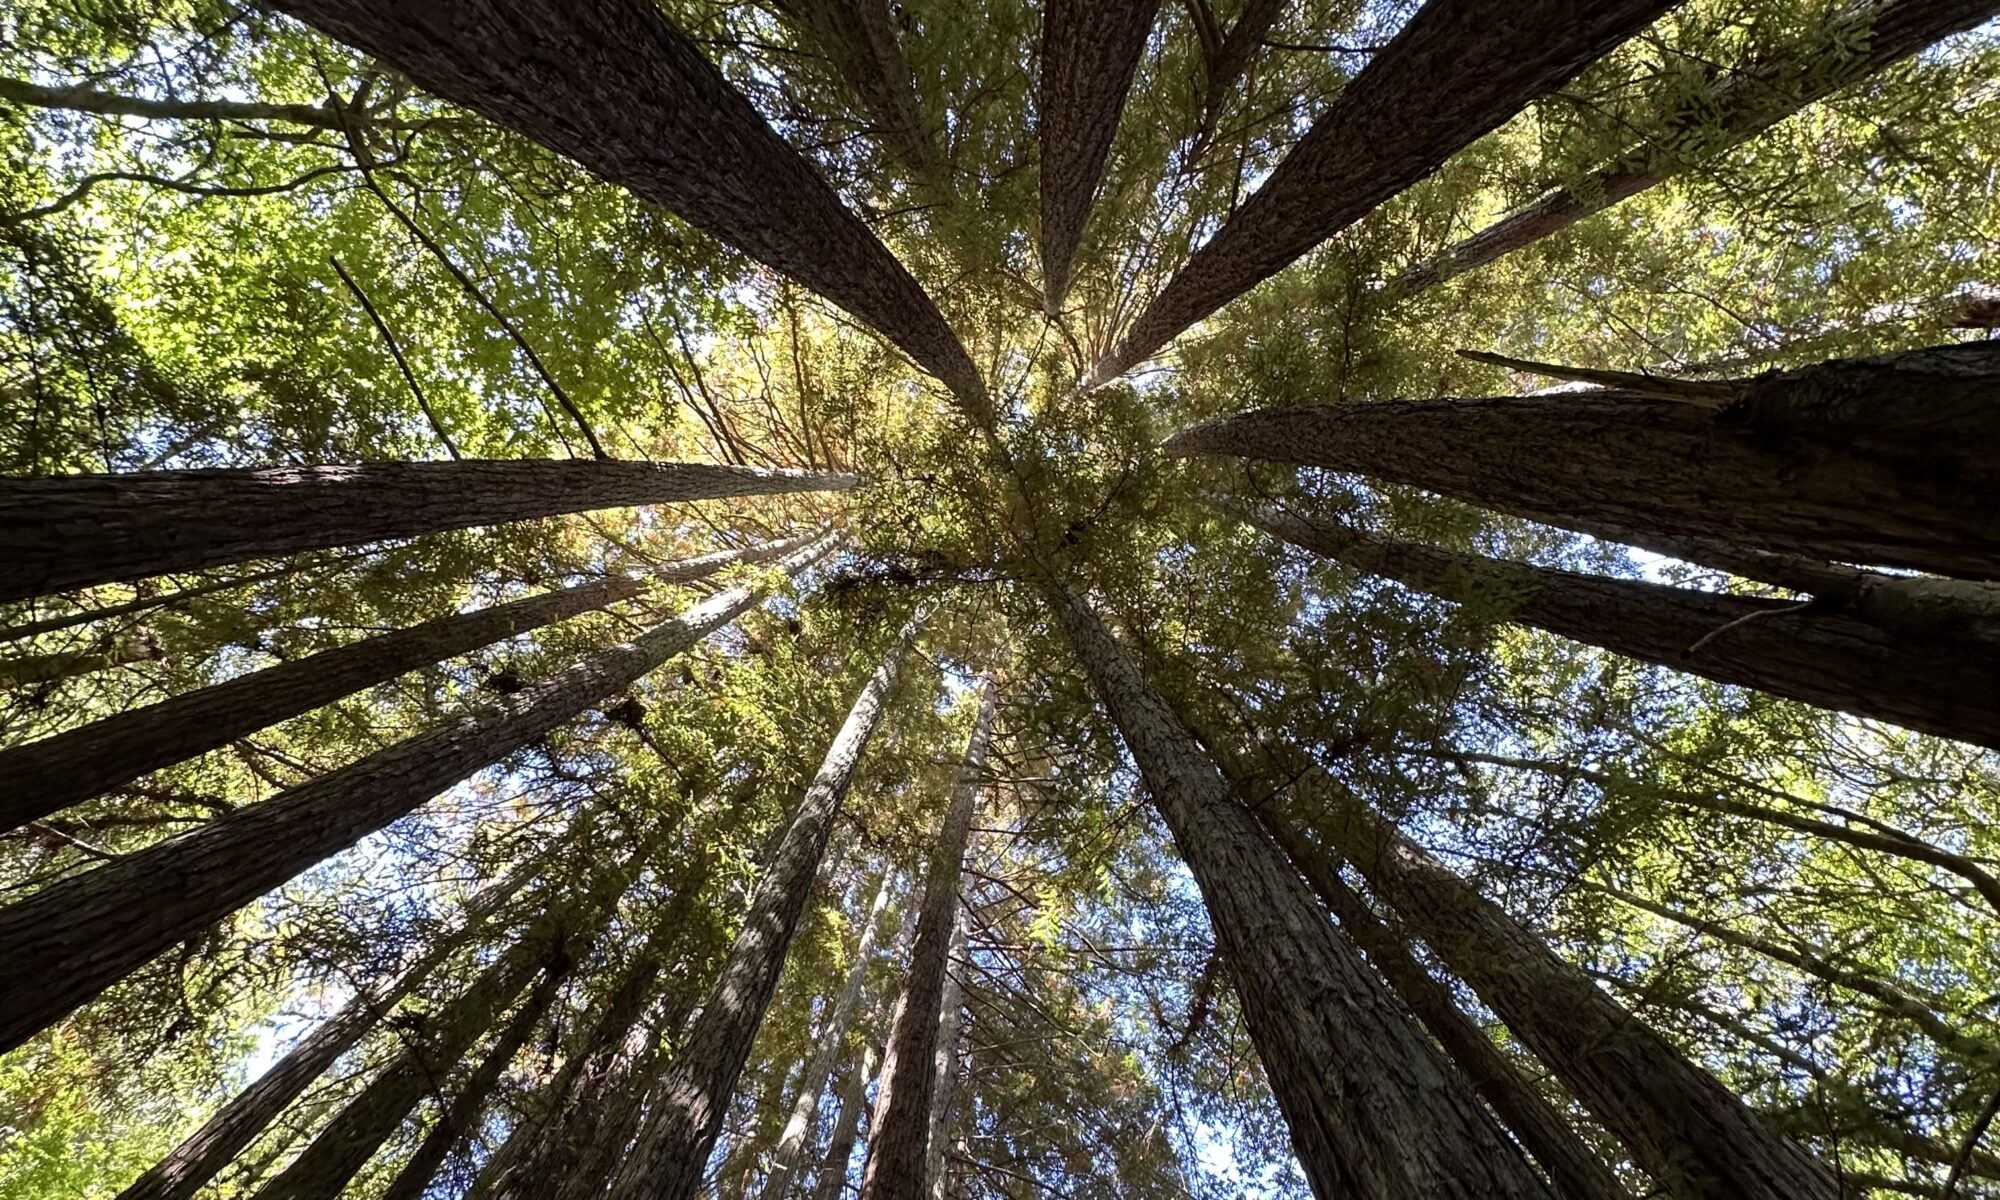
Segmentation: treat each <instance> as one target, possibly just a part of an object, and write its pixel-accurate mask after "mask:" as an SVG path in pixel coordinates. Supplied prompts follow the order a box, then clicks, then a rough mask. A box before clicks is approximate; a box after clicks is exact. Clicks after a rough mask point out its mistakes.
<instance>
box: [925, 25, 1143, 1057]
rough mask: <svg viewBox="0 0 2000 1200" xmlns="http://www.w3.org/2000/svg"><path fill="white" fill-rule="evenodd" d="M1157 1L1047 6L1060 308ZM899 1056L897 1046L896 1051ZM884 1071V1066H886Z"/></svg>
mask: <svg viewBox="0 0 2000 1200" xmlns="http://www.w3.org/2000/svg"><path fill="white" fill-rule="evenodd" d="M1159 7H1160V3H1159V0H1048V2H1047V3H1046V4H1044V5H1043V6H1042V56H1041V57H1042V62H1041V91H1040V93H1039V95H1038V98H1037V101H1036V104H1037V113H1038V116H1037V123H1038V126H1039V129H1038V134H1039V138H1040V143H1041V155H1042V185H1041V186H1042V240H1041V251H1042V296H1043V305H1044V307H1045V308H1046V309H1047V310H1048V312H1049V315H1051V316H1054V315H1055V314H1056V313H1058V312H1060V311H1061V310H1062V301H1063V296H1064V295H1065V294H1067V293H1068V291H1069V282H1070V269H1071V267H1072V266H1073V265H1074V261H1075V258H1076V248H1077V246H1078V245H1079V244H1080V243H1081V242H1082V241H1083V226H1084V223H1085V222H1086V221H1087V220H1089V218H1090V198H1091V196H1092V195H1093V194H1094V193H1095V192H1096V191H1097V182H1098V180H1099V179H1100V178H1101V177H1102V176H1103V174H1104V160H1105V159H1106V158H1107V157H1108V156H1109V155H1110V153H1111V141H1112V139H1113V138H1114V137H1116V136H1117V134H1118V117H1119V115H1120V114H1121V113H1123V112H1124V111H1125V93H1126V92H1127V91H1128V90H1130V88H1131V86H1132V76H1133V75H1134V74H1136V73H1137V72H1138V69H1139V57H1140V55H1142V54H1144V53H1145V51H1146V35H1147V33H1149V32H1150V31H1151V30H1152V28H1153V15H1154V13H1156V12H1157V11H1158V10H1159ZM890 1053H891V1055H892V1056H893V1054H894V1051H893V1050H892V1051H891V1052H890ZM885 1070H886V1068H885Z"/></svg>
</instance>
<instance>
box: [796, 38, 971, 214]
mask: <svg viewBox="0 0 2000 1200" xmlns="http://www.w3.org/2000/svg"><path fill="white" fill-rule="evenodd" d="M772 6H773V7H774V8H776V9H778V11H780V12H782V13H784V14H785V15H786V16H787V17H789V18H790V19H791V20H792V21H793V22H794V23H796V24H797V25H798V26H799V27H800V28H801V29H802V30H804V32H805V33H806V35H807V36H808V37H809V38H810V39H811V40H812V42H813V44H814V45H815V46H817V47H818V48H819V49H820V50H821V51H823V52H824V53H825V54H826V56H827V57H828V58H829V59H831V60H832V62H833V66H834V69H835V70H836V71H838V72H839V73H840V78H841V81H842V82H843V83H845V84H846V85H847V86H848V88H849V89H850V90H851V91H853V93H854V96H855V99H856V100H858V101H859V102H860V105H861V111H862V112H863V113H864V114H865V115H866V116H867V118H868V123H869V125H870V127H871V132H873V133H874V135H875V136H876V138H878V139H879V140H880V141H881V142H882V144H883V145H885V146H887V147H888V148H889V151H890V153H892V154H894V155H895V156H896V157H897V158H898V159H900V160H901V161H902V163H903V166H904V167H905V168H907V169H908V170H909V172H910V175H911V177H912V178H914V179H916V180H917V181H918V182H920V183H922V184H924V185H925V186H927V187H932V188H937V187H941V186H942V185H943V184H944V183H945V182H946V181H945V178H944V160H943V157H942V156H941V155H940V154H939V153H938V150H937V145H936V143H935V142H934V141H933V139H932V136H931V129H930V124H929V122H927V121H925V119H924V110H923V105H922V103H921V102H920V101H919V100H918V98H917V86H916V80H915V78H914V77H913V76H912V75H911V74H910V64H909V61H908V60H907V59H905V58H904V57H903V47H902V43H901V41H900V39H898V38H897V36H896V23H895V18H894V17H893V16H892V15H891V14H890V12H889V5H888V3H887V2H886V0H772Z"/></svg>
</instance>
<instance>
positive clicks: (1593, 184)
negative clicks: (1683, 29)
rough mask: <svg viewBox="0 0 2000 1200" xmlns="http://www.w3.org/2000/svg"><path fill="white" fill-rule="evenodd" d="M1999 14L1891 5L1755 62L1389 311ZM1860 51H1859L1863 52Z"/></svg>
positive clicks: (1396, 284) (1459, 250)
mask: <svg viewBox="0 0 2000 1200" xmlns="http://www.w3.org/2000/svg"><path fill="white" fill-rule="evenodd" d="M1995 12H2000V3H1996V2H1995V0H1890V2H1889V3H1886V4H1881V5H1868V6H1863V7H1861V8H1860V9H1859V10H1858V11H1850V12H1847V13H1843V14H1842V15H1840V16H1838V17H1837V18H1836V19H1835V20H1834V21H1833V22H1832V23H1831V24H1830V25H1829V26H1828V28H1827V29H1826V30H1824V31H1823V32H1822V33H1821V35H1820V36H1819V37H1817V38H1815V39H1813V44H1812V45H1811V46H1809V47H1802V48H1800V49H1799V50H1798V51H1795V52H1794V53H1792V54H1788V55H1783V56H1780V57H1777V58H1773V59H1768V60H1765V61H1761V62H1760V61H1756V60H1752V61H1751V62H1748V63H1745V64H1743V66H1742V67H1741V68H1740V69H1739V70H1736V71H1734V72H1732V73H1730V74H1728V75H1726V76H1724V77H1723V78H1722V80H1721V81H1720V83H1719V84H1718V85H1717V86H1716V88H1715V89H1714V90H1713V91H1711V92H1708V93H1705V94H1703V95H1700V96H1698V97H1693V98H1690V99H1688V100H1686V101H1684V102H1682V104H1681V105H1680V107H1679V108H1678V109H1677V110H1676V111H1675V112H1673V113H1671V114H1668V116H1667V119H1666V120H1665V121H1664V122H1663V125H1664V128H1663V129H1662V130H1661V133H1662V138H1661V140H1662V141H1664V142H1665V143H1666V146H1665V148H1664V149H1663V148H1662V146H1661V145H1660V144H1659V142H1657V141H1656V142H1649V143H1648V144H1646V145H1642V146H1637V147H1634V148H1633V149H1632V150H1630V151H1628V152H1627V153H1625V154H1624V155H1622V156H1620V157H1619V158H1617V159H1614V160H1613V161H1612V162H1611V163H1609V164H1607V165H1606V166H1604V167H1602V168H1600V169H1599V170H1597V171H1595V172H1593V173H1591V174H1590V175H1588V176H1586V177H1585V179H1584V181H1583V182H1582V183H1580V184H1577V185H1575V186H1573V187H1564V188H1556V189H1554V190H1553V191H1550V192H1549V193H1548V194H1547V195H1544V196H1543V197H1542V198H1541V199H1539V200H1537V201H1535V202H1534V203H1533V204H1531V205H1529V206H1528V207H1527V208H1525V209H1522V210H1521V211H1519V212H1516V213H1514V214H1513V215H1511V216H1508V217H1506V218H1503V219H1502V220H1500V221H1498V222H1496V223H1494V224H1492V225H1489V226H1487V227H1486V228H1485V229H1482V230H1480V231H1479V232H1478V233H1475V234H1473V235H1472V236H1471V237H1469V238H1466V239H1465V240H1464V241H1461V242H1459V243H1457V244H1455V245H1453V246H1451V247H1449V248H1447V249H1446V250H1445V251H1444V252H1443V253H1441V254H1439V255H1438V256H1437V257H1435V258H1433V259H1430V260H1429V261H1427V262H1421V263H1418V264H1416V265H1415V266H1412V267H1410V268H1408V269H1407V270H1405V271H1404V272H1403V273H1402V274H1400V275H1398V276H1396V277H1395V278H1394V279H1392V280H1390V281H1389V284H1388V286H1387V287H1386V288H1385V289H1384V291H1383V293H1382V294H1381V295H1380V296H1379V297H1378V298H1377V302H1378V303H1382V304H1392V303H1395V302H1397V301H1400V300H1404V299H1407V298H1409V297H1410V296H1413V295H1415V294H1416V293H1418V292H1420V291H1423V290H1424V289H1425V288H1428V287H1431V286H1433V285H1435V284H1439V283H1443V282H1444V281H1445V280H1447V279H1451V278H1454V277H1455V276H1458V275H1461V274H1464V273H1465V272H1467V271H1470V270H1473V269H1475V268H1477V267H1482V266H1485V265H1486V264H1487V263H1490V262H1492V261H1494V260H1495V259H1497V258H1500V257H1502V256H1503V255H1507V254H1512V253H1513V252H1514V251H1516V250H1519V249H1521V248H1522V247H1523V246H1527V245H1530V244H1532V243H1534V242H1538V241H1540V240H1541V239H1543V238H1545V237H1548V236H1550V235H1551V234H1555V233H1559V232H1561V231H1562V230H1564V229H1567V228H1569V227H1570V226H1571V225H1574V224H1576V223H1577V222H1578V221H1581V220H1583V219H1584V218H1585V217H1588V216H1590V215H1591V214H1593V213H1598V212H1602V211H1604V210H1605V209H1607V208H1610V207H1611V206H1612V205H1614V204H1617V203H1619V202H1620V201H1622V200H1627V199H1630V198H1631V197H1633V196H1636V195H1638V194H1639V193H1640V192H1643V191H1645V190H1646V189H1647V188H1650V187H1653V186H1655V185H1657V184H1659V183H1662V182H1664V181H1665V180H1668V179H1671V178H1673V177H1674V176H1676V175H1679V174H1680V173H1681V172H1682V171H1684V170H1686V169H1687V168H1689V167H1691V166H1693V165H1695V164H1696V163H1699V162H1701V161H1703V160H1705V159H1709V158H1713V157H1714V156H1716V155H1718V154H1720V153H1721V152H1722V151H1724V150H1727V149H1729V148H1730V147H1731V146H1736V145H1740V144H1741V143H1743V142H1746V141H1748V140H1749V139H1751V138H1753V137H1755V136H1756V135H1757V134H1759V133H1762V132H1763V131H1764V130H1766V129H1769V128H1770V127H1771V126H1773V125H1776V124H1777V123H1778V122H1780V121H1782V120H1784V119H1785V118H1786V117H1788V116H1791V115H1792V114H1793V113H1795V112H1797V111H1799V110H1800V109H1802V108H1804V107H1806V106H1807V105H1809V104H1812V103H1814V102H1816V101H1819V100H1823V99H1825V98H1826V97H1827V96H1830V95H1832V94H1833V93H1834V92H1837V91H1839V90H1840V89H1842V88H1844V87H1846V86H1847V85H1849V84H1851V83H1854V82H1856V81H1858V80H1860V79H1863V78H1865V77H1866V76H1868V75H1872V74H1874V73H1875V72H1877V71H1880V70H1882V69H1883V68H1885V67H1888V66H1891V65H1893V64H1895V63H1898V62H1901V61H1902V60H1903V59H1906V58H1909V57H1910V56H1911V55H1913V54H1916V53H1917V52H1918V51H1920V50H1922V49H1924V48H1925V47H1927V46H1930V45H1931V44H1933V43H1935V42H1937V41H1939V40H1941V39H1943V38H1946V37H1949V36H1951V35H1952V34H1954V33H1961V32H1963V31H1965V30H1967V29H1970V28H1972V27H1973V26H1975V25H1977V24H1979V23H1980V22H1982V21H1984V20H1986V19H1987V18H1988V17H1991V16H1992V15H1993V14H1994V13H1995ZM1856 47H1859V50H1858V51H1857V49H1856Z"/></svg>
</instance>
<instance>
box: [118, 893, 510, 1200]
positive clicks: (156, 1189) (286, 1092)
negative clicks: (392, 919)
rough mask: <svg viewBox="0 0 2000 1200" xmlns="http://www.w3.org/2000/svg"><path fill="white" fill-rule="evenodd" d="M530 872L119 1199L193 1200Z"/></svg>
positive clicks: (260, 1080)
mask: <svg viewBox="0 0 2000 1200" xmlns="http://www.w3.org/2000/svg"><path fill="white" fill-rule="evenodd" d="M531 865H533V866H539V865H540V864H539V863H534V864H531ZM529 874H530V871H529V869H528V868H527V867H522V868H520V869H517V870H516V871H514V873H513V874H511V875H509V876H508V877H507V878H506V879H503V880H501V881H500V882H499V883H497V884H494V885H493V886H491V887H489V888H486V889H484V890H482V891H481V892H480V893H479V894H478V895H476V896H474V897H473V898H472V900H471V902H470V903H468V904H467V905H466V907H465V915H464V917H463V918H462V919H461V921H460V923H459V927H458V929H456V930H455V931H453V932H452V933H450V934H448V935H446V936H445V937H442V938H439V939H438V940H437V941H436V942H435V943H433V944H432V946H431V948H430V949H429V950H427V951H426V952H425V953H424V955H423V957H421V958H419V959H418V960H417V961H416V962H414V963H412V964H411V965H410V966H409V968H408V969H407V970H405V971H404V972H403V973H402V974H401V975H398V976H397V977H396V978H395V979H393V980H391V981H389V982H388V983H387V984H385V985H382V986H380V987H375V988H370V989H368V990H366V991H363V992H361V993H360V994H358V995H356V996H355V997H354V998H353V999H352V1000H350V1001H348V1002H347V1003H346V1004H345V1005H344V1006H342V1008H341V1010H340V1011H339V1012H337V1013H335V1014H334V1015H333V1016H332V1017H330V1018H328V1019H327V1020H326V1021H325V1022H323V1023H322V1024H321V1025H320V1026H319V1028H317V1029H315V1030H313V1031H312V1032H311V1033H309V1034H307V1035H306V1036H305V1037H304V1038H302V1039H300V1041H299V1043H298V1045H296V1046H294V1047H292V1049H291V1050H289V1051H287V1052H286V1054H285V1056H284V1057H283V1058H280V1059H279V1060H278V1061H277V1062H276V1063H273V1064H272V1065H271V1067H270V1069H269V1070H267V1071H265V1072H264V1073H263V1074H262V1075H259V1076H258V1077H257V1078H256V1080H255V1081H253V1082H252V1083H251V1084H250V1085H249V1086H248V1087H246V1088H244V1089H243V1090H242V1091H241V1092H239V1093H238V1094H237V1096H236V1098H235V1099H233V1100H231V1101H230V1102H229V1103H228V1104H225V1105H223V1107H222V1109H221V1111H219V1112H217V1113H216V1114H215V1115H214V1116H213V1117H210V1118H209V1119H208V1122H207V1123H206V1124H204V1125H203V1126H202V1127H201V1128H200V1129H197V1130H196V1131H195V1132H193V1133H191V1134H189V1135H188V1137H187V1139H186V1140H185V1141H183V1142H181V1144H180V1145H178V1146H176V1147H174V1149H173V1151H172V1152H171V1153H169V1154H168V1155H167V1156H166V1157H165V1158H162V1159H161V1160H160V1161H159V1162H157V1163H155V1164H153V1166H152V1167H150V1168H148V1169H147V1171H146V1173H145V1174H143V1175H141V1176H139V1178H138V1179H136V1180H134V1181H133V1182H132V1184H131V1186H129V1187H127V1188H126V1189H125V1190H124V1191H122V1192H120V1193H118V1200H189V1198H190V1197H192V1196H193V1195H194V1194H195V1193H196V1192H198V1191H200V1190H201V1188H202V1187H203V1186H204V1185H205V1184H207V1183H208V1181H209V1180H211V1179H213V1178H215V1175H216V1172H218V1171H220V1170H222V1168H224V1167H226V1166H228V1165H229V1163H230V1162H231V1161H232V1160H233V1159H235V1157H236V1156H237V1155H238V1154H239V1153H241V1152H242V1151H243V1150H244V1149H245V1148H246V1147H248V1146H249V1145H250V1143H251V1142H253V1141H255V1140H257V1136H258V1135H259V1134H261V1133H262V1132H264V1129H265V1128H266V1127H267V1126H269V1125H270V1123H271V1122H272V1121H273V1120H275V1119H276V1118H277V1116H278V1114H279V1113H281V1112H283V1111H284V1110H285V1108H286V1107H287V1106H288V1105H290V1104H291V1102H292V1101H294V1100H296V1099H298V1098H299V1096H300V1095H302V1094H303V1093H304V1092H305V1090H306V1089H307V1088H308V1087H311V1086H312V1085H313V1084H314V1083H315V1082H317V1081H318V1080H319V1078H320V1077H321V1076H322V1075H325V1074H326V1072H327V1070H328V1068H330V1067H332V1066H333V1064H334V1063H335V1062H337V1061H339V1059H340V1056H341V1055H343V1054H345V1053H347V1052H348V1051H349V1050H351V1049H353V1048H354V1046H355V1044H356V1043H357V1042H359V1041H360V1040H361V1039H362V1038H363V1037H364V1036H366V1035H367V1034H368V1032H369V1031H370V1030H372V1029H374V1028H375V1026H376V1025H377V1024H378V1023H380V1021H381V1019H382V1017H383V1015H384V1014H386V1013H387V1012H388V1011H389V1010H390V1009H392V1008H394V1007H395V1006H396V1005H397V1004H398V1003H399V1002H400V1001H401V1000H402V999H403V997H405V996H407V995H409V994H410V993H411V992H412V991H414V990H415V989H416V988H417V986H418V985H419V984H421V983H423V981H424V980H425V979H427V978H429V976H430V973H431V972H432V971H435V970H437V969H438V967H440V966H442V965H443V964H444V962H445V961H446V960H447V959H449V958H450V957H451V956H452V955H454V954H456V953H457V952H458V951H459V950H460V949H461V948H463V947H464V946H465V945H467V944H468V943H469V942H471V941H472V939H473V938H474V937H475V936H476V935H478V934H480V933H482V932H485V931H486V929H487V928H488V924H487V922H488V920H489V918H491V917H492V916H493V915H494V913H495V912H497V911H498V910H499V908H500V907H501V906H502V905H504V904H505V903H506V902H507V901H508V900H510V899H512V898H513V897H514V894H515V893H516V892H518V891H520V890H521V887H522V886H523V885H524V884H526V883H527V882H528V876H529Z"/></svg>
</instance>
